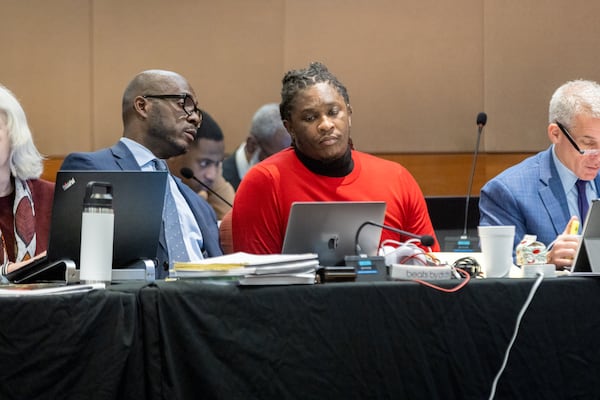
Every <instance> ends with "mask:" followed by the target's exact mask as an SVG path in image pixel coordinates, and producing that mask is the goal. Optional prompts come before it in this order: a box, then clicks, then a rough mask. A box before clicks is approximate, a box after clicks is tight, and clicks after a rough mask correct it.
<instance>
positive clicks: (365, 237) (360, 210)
mask: <svg viewBox="0 0 600 400" xmlns="http://www.w3.org/2000/svg"><path fill="white" fill-rule="evenodd" d="M384 216H385V202H364V201H356V202H355V201H341V202H295V203H293V204H292V209H291V211H290V216H289V218H288V224H287V228H286V232H285V238H284V241H283V248H282V250H281V252H282V253H283V254H300V253H316V254H318V255H319V264H321V265H322V266H334V265H343V264H344V257H345V256H348V255H355V254H356V243H355V241H356V232H357V230H358V228H359V227H360V226H361V225H362V224H363V223H364V222H367V221H372V222H375V223H377V224H383V218H384ZM380 238H381V228H380V227H376V226H372V225H367V226H365V227H364V228H363V229H362V230H361V231H360V236H359V245H360V248H361V250H362V252H363V253H365V254H367V255H369V256H374V255H376V254H377V248H378V246H379V241H380Z"/></svg>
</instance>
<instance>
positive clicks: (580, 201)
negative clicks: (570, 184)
mask: <svg viewBox="0 0 600 400" xmlns="http://www.w3.org/2000/svg"><path fill="white" fill-rule="evenodd" d="M587 183H588V181H583V180H581V179H577V182H575V186H577V206H578V207H579V217H580V218H581V221H585V217H586V216H587V212H588V208H589V207H590V204H589V202H588V199H587V195H586V193H585V189H586V187H587Z"/></svg>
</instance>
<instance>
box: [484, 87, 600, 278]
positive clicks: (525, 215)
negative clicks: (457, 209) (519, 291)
mask: <svg viewBox="0 0 600 400" xmlns="http://www.w3.org/2000/svg"><path fill="white" fill-rule="evenodd" d="M547 133H548V138H549V139H550V142H551V143H552V144H551V146H550V147H549V148H548V149H547V150H544V151H542V152H540V153H538V154H536V155H534V156H532V157H530V158H528V159H526V160H524V161H522V162H521V163H519V164H517V165H515V166H513V167H511V168H508V169H507V170H506V171H504V172H502V173H500V174H499V175H498V176H496V177H495V178H493V179H491V180H490V181H489V182H487V183H486V184H485V186H484V187H483V188H482V189H481V195H480V200H479V210H480V213H481V219H480V225H514V226H515V228H516V229H515V243H514V247H515V248H516V246H517V244H518V243H519V242H520V241H521V240H522V239H523V237H524V235H526V234H530V235H536V236H537V240H538V241H540V242H542V243H544V244H546V245H547V246H550V245H551V248H550V251H549V252H548V254H547V261H548V263H551V264H555V265H556V268H557V269H563V268H565V267H569V266H570V265H571V264H572V262H573V258H574V256H575V253H576V251H577V247H578V245H579V240H580V237H579V236H577V233H578V232H574V230H573V229H572V227H573V226H574V221H577V220H579V221H584V220H585V217H586V215H587V211H588V209H589V206H590V202H591V200H592V199H595V198H597V197H598V193H599V192H598V190H599V189H600V178H599V177H598V171H600V85H599V84H598V83H596V82H593V81H587V80H575V81H570V82H567V83H565V84H564V85H562V86H561V87H559V88H558V89H557V90H556V91H555V92H554V94H553V95H552V98H551V100H550V107H549V124H548V128H547ZM582 224H583V223H582V222H581V223H580V225H582Z"/></svg>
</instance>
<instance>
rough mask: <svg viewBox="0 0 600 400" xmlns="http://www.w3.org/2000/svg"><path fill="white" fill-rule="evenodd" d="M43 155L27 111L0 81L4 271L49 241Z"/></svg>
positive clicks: (48, 186) (50, 189) (49, 188)
mask: <svg viewBox="0 0 600 400" xmlns="http://www.w3.org/2000/svg"><path fill="white" fill-rule="evenodd" d="M42 169H43V165H42V156H41V155H40V153H39V152H38V150H37V148H36V147H35V145H34V143H33V138H32V136H31V131H30V130H29V125H28V124H27V118H26V117H25V112H24V111H23V108H22V107H21V105H20V104H19V101H18V100H17V99H16V97H15V96H14V95H13V94H12V93H11V91H10V90H8V89H7V88H5V87H4V86H2V85H0V239H1V242H0V244H1V246H2V248H1V249H0V266H1V270H0V272H1V274H2V277H4V276H5V275H6V273H8V272H11V271H14V270H15V269H18V268H20V267H21V266H23V265H25V264H27V261H28V260H30V259H32V258H34V257H35V256H37V255H40V256H41V255H43V254H45V252H46V248H47V247H48V233H49V231H50V216H51V213H52V199H53V196H54V183H53V182H48V181H44V180H42V179H39V177H40V175H41V173H42Z"/></svg>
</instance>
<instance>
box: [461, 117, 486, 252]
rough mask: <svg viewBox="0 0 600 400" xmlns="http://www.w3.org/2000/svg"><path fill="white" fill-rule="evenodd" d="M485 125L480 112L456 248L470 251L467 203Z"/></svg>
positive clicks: (469, 198)
mask: <svg viewBox="0 0 600 400" xmlns="http://www.w3.org/2000/svg"><path fill="white" fill-rule="evenodd" d="M486 123H487V114H486V113H484V112H480V113H479V114H477V144H476V145H475V153H474V154H473V164H472V165H471V175H470V176H469V186H468V188H467V198H466V201H465V224H464V228H463V233H462V236H461V237H460V239H459V243H458V248H459V249H460V248H463V249H470V248H471V241H470V240H468V237H467V222H468V219H469V201H470V200H471V190H472V189H473V177H474V176H475V165H476V163H477V154H478V153H479V141H480V140H481V132H482V131H483V127H484V126H485V124H486Z"/></svg>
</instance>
